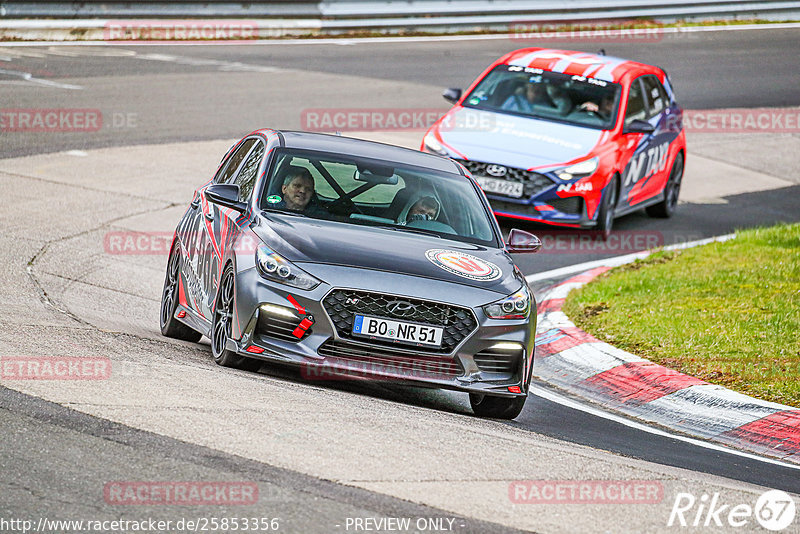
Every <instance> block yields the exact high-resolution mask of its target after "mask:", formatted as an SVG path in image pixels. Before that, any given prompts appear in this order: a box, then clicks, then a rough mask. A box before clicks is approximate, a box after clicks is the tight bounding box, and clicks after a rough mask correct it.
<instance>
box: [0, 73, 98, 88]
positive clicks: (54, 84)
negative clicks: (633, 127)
mask: <svg viewBox="0 0 800 534" xmlns="http://www.w3.org/2000/svg"><path fill="white" fill-rule="evenodd" d="M0 74H6V75H8V76H16V77H17V78H20V79H21V80H24V81H26V82H29V83H33V84H36V85H44V86H47V87H57V88H59V89H72V90H75V89H83V87H81V86H80V85H72V84H69V83H60V82H54V81H52V80H43V79H41V78H34V76H33V74H31V73H30V72H22V71H20V70H7V69H0Z"/></svg>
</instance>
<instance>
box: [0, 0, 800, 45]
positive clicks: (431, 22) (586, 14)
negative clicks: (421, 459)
mask: <svg viewBox="0 0 800 534" xmlns="http://www.w3.org/2000/svg"><path fill="white" fill-rule="evenodd" d="M196 17H202V18H209V17H217V18H220V17H221V18H242V19H252V18H257V19H259V27H260V28H261V31H260V32H259V37H262V38H268V37H277V36H282V35H297V34H307V33H314V34H337V33H345V32H351V31H354V30H369V31H375V32H385V33H392V32H398V31H435V32H449V31H470V30H487V29H490V30H498V31H505V30H509V29H510V28H515V27H516V28H518V27H519V25H520V24H534V23H550V24H558V23H560V22H569V21H576V20H579V21H590V20H609V19H613V20H635V19H639V18H642V19H652V20H657V21H662V22H670V21H675V20H704V19H711V18H714V19H754V18H759V19H767V20H773V21H777V20H797V19H800V2H798V1H775V0H751V1H731V0H714V1H703V0H701V1H688V0H674V1H672V2H668V3H667V2H663V1H647V0H638V1H637V0H613V1H592V0H573V1H571V2H568V3H554V2H552V1H550V0H495V1H489V0H465V1H460V2H452V1H448V0H416V1H415V0H411V1H407V2H392V1H388V0H381V1H378V0H327V1H324V2H308V1H304V0H278V1H275V0H272V1H270V2H258V1H254V2H225V1H206V2H202V3H201V2H191V1H177V2H163V1H143V2H107V1H104V0H84V1H82V2H36V1H30V0H28V1H6V2H3V1H0V39H5V40H10V39H24V40H31V39H39V38H44V39H48V38H50V39H57V38H58V37H57V36H56V33H54V32H57V31H59V30H60V31H66V32H67V33H66V35H65V36H64V37H63V38H62V39H61V40H86V39H94V38H96V36H95V33H96V30H97V24H98V23H102V22H103V21H98V20H93V19H98V18H105V19H109V18H127V19H132V18H196ZM35 18H47V19H49V20H38V21H31V20H30V19H35ZM24 19H27V20H24ZM36 23H38V24H36ZM45 30H46V31H49V32H50V33H49V34H48V35H45V36H41V35H39V34H38V33H37V32H40V33H41V32H42V31H45ZM26 31H27V32H28V33H26ZM31 32H32V33H31ZM32 35H34V36H33V37H32Z"/></svg>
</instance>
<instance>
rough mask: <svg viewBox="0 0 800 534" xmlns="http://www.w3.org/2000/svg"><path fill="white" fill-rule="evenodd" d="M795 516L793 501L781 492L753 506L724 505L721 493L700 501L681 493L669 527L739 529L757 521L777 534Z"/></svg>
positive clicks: (765, 496)
mask: <svg viewBox="0 0 800 534" xmlns="http://www.w3.org/2000/svg"><path fill="white" fill-rule="evenodd" d="M795 513H796V508H795V502H794V499H792V497H791V496H790V495H789V494H788V493H786V492H784V491H781V490H769V491H767V492H765V493H763V494H762V495H761V496H760V497H759V498H758V499H757V500H756V503H755V505H754V506H751V505H749V504H735V505H734V504H730V503H725V502H723V501H722V499H721V498H720V495H719V493H714V495H712V496H709V495H707V494H705V493H704V494H703V495H702V496H701V497H700V498H699V499H698V498H696V497H695V496H694V495H692V494H691V493H678V494H677V495H676V496H675V502H674V503H673V505H672V511H671V512H670V514H669V520H668V521H667V526H668V527H671V526H680V527H694V528H698V527H701V528H707V527H734V528H736V527H744V526H747V525H749V524H750V523H751V521H752V519H753V518H755V520H756V521H757V522H758V524H759V525H761V526H762V527H764V528H765V529H767V530H771V531H773V532H777V531H780V530H783V529H785V528H787V527H789V526H790V525H792V524H793V523H794V518H795Z"/></svg>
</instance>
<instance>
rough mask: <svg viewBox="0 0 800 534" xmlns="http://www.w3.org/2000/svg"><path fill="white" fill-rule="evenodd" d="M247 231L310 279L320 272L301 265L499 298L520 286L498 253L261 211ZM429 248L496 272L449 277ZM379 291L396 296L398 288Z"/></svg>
mask: <svg viewBox="0 0 800 534" xmlns="http://www.w3.org/2000/svg"><path fill="white" fill-rule="evenodd" d="M253 230H254V231H255V233H256V234H257V235H258V236H259V238H260V239H261V240H262V241H263V242H264V243H265V244H266V245H267V246H269V247H270V248H272V249H273V250H275V251H276V252H277V253H279V254H281V255H282V256H284V257H285V258H286V259H288V260H290V261H292V262H296V263H298V264H303V265H302V267H303V269H305V270H306V271H308V272H309V273H310V274H312V275H316V274H315V273H320V274H321V272H322V271H324V270H322V271H318V270H316V269H314V268H313V266H311V265H307V264H323V265H340V266H346V267H357V268H360V269H371V270H377V271H384V272H389V273H398V274H404V275H411V276H418V277H425V278H431V279H436V280H444V281H448V282H453V283H458V284H460V285H468V286H472V287H475V288H480V289H484V290H488V291H493V292H495V293H498V294H501V295H509V294H511V293H513V292H514V291H517V290H518V289H519V288H520V285H521V283H522V278H521V275H519V274H517V275H515V273H514V271H515V266H514V263H513V262H512V261H511V257H510V256H509V255H508V254H507V253H506V252H505V251H504V250H502V249H495V248H487V247H483V246H479V245H473V244H470V243H462V242H459V241H452V240H449V239H440V238H437V237H433V236H427V235H419V234H413V233H406V232H403V231H396V230H390V229H382V228H376V227H370V226H359V225H356V224H348V223H339V222H331V221H320V220H315V219H310V218H303V217H297V216H292V215H283V214H278V213H263V214H262V215H261V216H260V221H259V222H258V223H257V224H256V225H254V227H253ZM432 249H445V250H453V251H457V252H461V253H465V254H470V255H472V256H476V257H478V258H480V259H481V260H483V261H485V262H490V263H492V264H494V265H495V266H496V267H497V268H499V269H500V271H501V274H500V276H499V277H498V278H496V279H494V280H472V279H470V278H467V277H464V276H460V275H458V274H454V273H452V272H450V271H448V270H445V269H444V268H442V267H440V266H438V265H437V264H435V263H434V262H432V261H431V260H429V259H428V257H427V256H426V252H428V251H430V250H432ZM323 279H324V278H323ZM326 281H327V280H326ZM329 282H330V283H334V284H335V283H336V282H334V281H329ZM385 289H386V290H389V289H391V290H393V291H395V292H402V287H395V288H385Z"/></svg>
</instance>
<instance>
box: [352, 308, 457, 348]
mask: <svg viewBox="0 0 800 534" xmlns="http://www.w3.org/2000/svg"><path fill="white" fill-rule="evenodd" d="M353 334H355V335H358V336H364V337H370V338H378V339H390V340H392V341H399V342H402V343H411V344H414V345H428V346H431V347H440V346H441V345H442V334H444V328H439V327H437V326H427V325H421V324H414V323H406V322H403V321H395V320H393V319H381V318H379V317H370V316H369V315H356V316H355V320H354V321H353Z"/></svg>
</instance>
